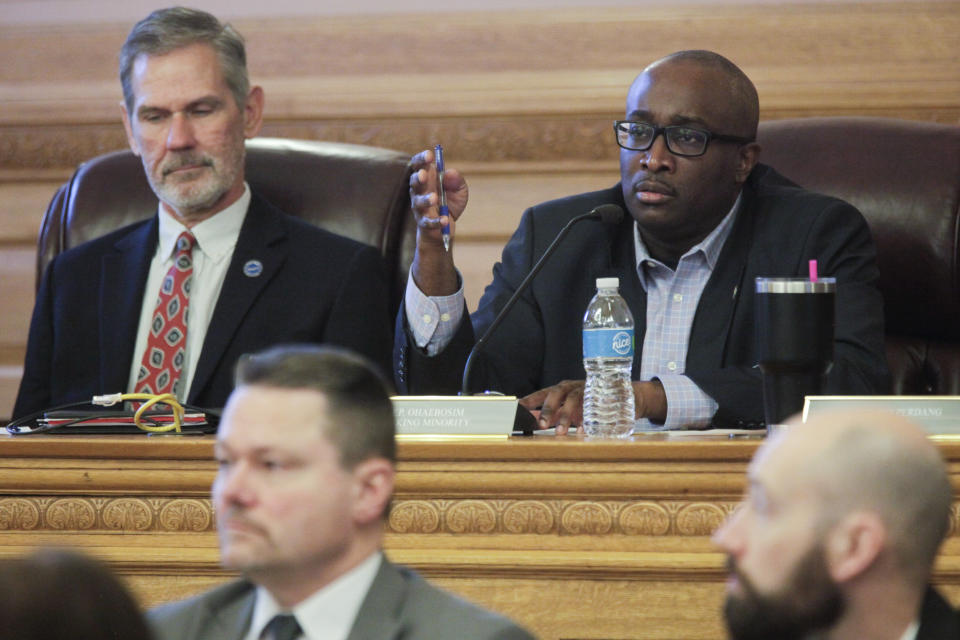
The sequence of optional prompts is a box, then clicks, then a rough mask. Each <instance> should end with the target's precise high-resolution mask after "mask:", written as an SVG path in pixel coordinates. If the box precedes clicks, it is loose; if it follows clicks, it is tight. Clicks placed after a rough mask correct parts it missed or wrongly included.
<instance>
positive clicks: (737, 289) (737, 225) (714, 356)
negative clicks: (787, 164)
mask: <svg viewBox="0 0 960 640" xmlns="http://www.w3.org/2000/svg"><path fill="white" fill-rule="evenodd" d="M753 203H754V197H753V195H752V191H751V190H750V189H749V188H748V187H745V188H744V192H743V201H742V203H741V207H740V211H738V212H737V219H736V220H735V221H734V225H733V228H732V229H731V230H730V235H729V236H727V241H726V243H725V244H724V246H723V249H722V250H721V251H720V256H719V257H718V258H717V265H716V267H715V268H714V271H713V274H711V276H710V279H709V280H708V281H707V285H706V287H704V289H703V293H702V294H701V296H700V302H699V304H698V305H697V311H696V314H695V315H694V317H693V326H692V327H691V328H690V341H689V345H688V347H687V370H691V369H698V368H701V369H702V368H703V367H704V366H705V365H706V366H710V367H713V368H715V367H717V366H719V364H720V363H722V362H723V361H724V353H725V350H726V346H727V334H728V333H729V332H730V326H731V323H732V322H733V316H734V313H735V312H736V310H737V303H738V301H739V300H740V299H741V298H742V294H743V287H744V286H746V285H745V283H744V282H743V276H744V273H745V272H746V265H747V258H748V257H749V254H750V245H751V244H752V242H753V222H754V211H753V206H754V205H753ZM731 299H732V300H733V303H732V304H731Z"/></svg>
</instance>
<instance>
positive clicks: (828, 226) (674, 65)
mask: <svg viewBox="0 0 960 640" xmlns="http://www.w3.org/2000/svg"><path fill="white" fill-rule="evenodd" d="M758 120H759V101H758V98H757V91H756V88H755V87H754V85H753V83H752V82H751V81H750V79H749V78H747V76H746V75H745V74H744V73H743V72H742V71H741V70H740V69H739V68H738V67H737V66H736V65H734V64H733V63H732V62H730V61H729V60H727V59H726V58H724V57H722V56H720V55H718V54H716V53H713V52H709V51H681V52H678V53H674V54H671V55H669V56H667V57H665V58H663V59H661V60H658V61H656V62H654V63H653V64H651V65H650V66H648V67H647V68H646V69H644V71H643V72H642V73H641V74H640V75H639V76H637V78H636V80H635V81H634V82H633V85H632V86H631V87H630V90H629V92H628V95H627V106H626V116H625V118H624V119H623V120H618V121H617V122H616V123H615V125H614V131H615V138H614V140H615V142H616V143H617V144H618V145H619V147H620V177H621V182H620V183H619V184H618V185H616V186H615V187H613V188H611V189H606V190H602V191H596V192H592V193H585V194H579V195H575V196H570V197H567V198H563V199H560V200H555V201H551V202H547V203H543V204H540V205H537V206H535V207H532V208H530V209H528V210H527V211H526V212H525V213H524V215H523V218H522V220H521V222H520V227H519V228H518V229H517V231H516V232H515V233H514V235H513V237H512V238H511V239H510V241H509V242H508V244H507V246H506V247H505V248H504V251H503V256H502V259H501V261H500V263H498V264H497V265H496V266H495V267H494V279H493V282H492V283H491V284H490V285H489V286H488V287H487V289H486V291H485V293H484V295H483V298H482V299H481V300H480V303H479V306H478V309H477V311H476V313H474V314H473V316H472V317H470V318H467V319H465V318H464V316H465V314H464V309H465V307H464V300H463V294H462V287H461V283H460V278H459V275H458V273H457V271H456V268H455V266H454V263H453V259H452V254H451V253H450V252H447V251H445V250H444V246H443V243H442V237H441V222H442V221H441V220H439V218H438V208H437V194H436V189H437V174H436V170H435V167H434V165H433V154H432V152H430V151H425V152H423V153H421V154H419V155H418V156H416V157H415V158H414V162H415V164H416V165H417V168H418V169H419V170H418V171H417V172H415V173H414V175H413V177H412V178H411V189H410V194H411V204H412V206H413V209H414V212H415V214H416V216H417V222H418V235H417V251H416V255H415V256H414V260H413V264H412V266H411V271H410V281H409V286H408V290H407V298H406V304H405V309H401V313H400V315H399V317H398V324H397V334H396V344H395V348H394V374H395V377H396V382H397V385H398V387H399V388H400V389H401V391H405V392H407V393H448V392H452V391H454V390H455V389H456V388H458V386H459V380H460V378H459V373H460V372H461V371H462V369H463V363H464V361H465V359H466V355H467V353H468V352H469V350H470V348H471V346H472V345H473V343H474V336H475V335H482V333H483V332H484V330H485V329H486V328H487V327H488V326H490V323H491V322H492V321H493V318H494V317H495V316H496V315H497V312H498V311H499V310H500V309H501V308H502V307H503V305H504V303H505V302H506V300H507V299H508V298H509V297H510V295H511V294H512V293H513V292H514V290H515V289H516V287H517V285H518V284H519V283H520V282H521V280H522V279H523V277H524V276H525V275H526V274H527V273H528V272H529V270H530V268H531V266H532V265H533V264H535V263H536V261H537V259H538V258H539V257H540V256H541V255H542V254H543V252H544V250H545V248H546V247H547V246H548V245H549V244H550V242H551V241H552V240H553V239H554V237H555V236H556V235H557V233H558V232H559V231H560V229H561V228H562V227H563V226H564V224H566V223H567V222H568V221H570V220H571V219H572V218H573V217H575V216H577V215H580V214H583V213H586V212H588V211H591V210H592V209H593V208H595V207H597V206H600V205H604V204H615V205H618V206H620V207H622V208H624V209H625V210H626V211H627V212H629V214H630V215H629V216H625V218H624V220H623V222H622V223H620V224H618V225H609V224H602V223H599V222H585V223H582V224H580V225H579V226H578V227H577V229H576V231H575V232H574V233H573V234H571V235H570V236H569V237H568V238H567V239H566V240H565V241H564V243H563V245H562V246H561V247H560V248H559V249H558V251H557V253H555V254H554V255H553V256H552V257H551V258H550V260H549V261H548V263H547V264H546V265H545V267H544V268H543V270H542V271H541V272H540V274H539V275H538V276H537V278H536V279H535V280H534V282H533V284H532V286H531V288H530V289H529V291H528V292H527V293H526V294H525V295H524V296H523V297H522V298H521V300H520V302H519V304H518V305H517V306H516V307H515V308H514V309H513V310H512V311H511V312H510V313H509V315H508V316H507V318H506V320H505V321H504V324H503V325H502V326H501V327H500V328H499V329H498V331H497V332H496V333H495V334H494V335H492V336H491V339H490V342H489V343H488V344H487V346H486V348H485V349H484V351H483V352H482V353H480V354H478V355H477V363H476V364H475V365H474V373H473V374H472V380H473V381H474V383H473V384H472V385H471V386H472V387H473V388H477V389H496V390H498V391H502V392H506V393H510V394H515V395H519V396H525V397H523V399H522V403H523V404H524V405H525V406H527V407H528V408H531V409H535V408H538V407H539V408H541V412H540V426H541V427H544V428H546V427H556V428H557V433H566V432H567V430H568V428H569V427H570V426H571V425H577V424H579V422H580V418H581V412H582V401H583V386H584V382H583V378H584V370H583V364H582V353H581V336H580V332H581V326H582V317H583V312H584V310H585V309H586V306H587V303H588V301H589V300H590V298H591V297H592V296H593V294H594V293H595V284H594V283H595V280H596V278H598V277H606V276H616V277H618V278H619V279H620V292H621V295H623V297H624V298H625V299H626V300H627V303H628V304H629V306H630V308H631V311H632V313H633V317H634V321H635V323H636V344H637V347H638V349H637V356H636V357H635V359H634V363H633V380H634V383H633V386H634V395H635V397H636V410H637V417H638V418H642V419H643V420H644V422H642V423H640V424H641V426H647V427H653V428H686V427H703V426H708V425H713V426H717V427H750V426H760V425H761V424H762V422H763V408H762V395H763V394H762V390H761V376H760V372H759V370H758V369H756V368H755V366H754V365H755V363H756V361H757V358H756V353H755V344H754V332H753V305H754V300H753V286H752V283H753V281H754V278H755V277H757V276H805V275H806V273H807V266H808V262H809V260H813V259H815V260H817V261H818V264H819V271H820V275H821V276H831V277H835V278H836V280H837V323H836V341H835V357H834V364H833V368H832V369H831V371H830V373H829V374H828V376H827V380H826V387H825V391H826V392H828V393H835V394H872V393H878V392H883V391H885V390H886V389H887V387H888V385H889V370H888V367H887V363H886V359H885V354H884V346H883V345H884V343H883V313H882V304H883V303H882V300H881V297H880V293H879V290H878V289H877V280H878V278H879V273H878V270H877V266H876V255H875V254H876V252H875V249H874V246H873V241H872V239H871V236H870V232H869V229H868V228H867V225H866V222H865V221H864V219H863V217H862V216H861V215H860V213H859V212H858V211H857V210H856V209H854V208H853V207H852V206H850V205H849V204H847V203H844V202H842V201H840V200H837V199H835V198H830V197H827V196H823V195H819V194H814V193H811V192H808V191H805V190H803V189H801V188H800V187H798V186H797V185H795V184H793V183H791V182H790V181H789V180H787V179H786V178H784V177H783V176H781V175H780V174H778V173H777V172H776V171H774V170H773V169H772V168H770V167H768V166H765V165H763V164H758V158H759V156H760V146H759V145H758V144H757V143H756V142H755V139H756V132H757V123H758ZM614 140H611V142H613V141H614ZM443 181H444V188H445V192H446V197H447V204H448V205H449V209H450V218H452V220H451V221H450V222H451V226H453V224H454V223H455V221H456V219H457V218H458V217H459V216H460V215H461V214H462V212H463V209H464V207H465V206H466V202H467V184H466V182H465V181H464V179H463V178H462V176H461V175H460V174H459V173H457V172H456V171H454V170H448V171H447V172H446V173H445V174H444V179H443ZM641 345H642V348H641Z"/></svg>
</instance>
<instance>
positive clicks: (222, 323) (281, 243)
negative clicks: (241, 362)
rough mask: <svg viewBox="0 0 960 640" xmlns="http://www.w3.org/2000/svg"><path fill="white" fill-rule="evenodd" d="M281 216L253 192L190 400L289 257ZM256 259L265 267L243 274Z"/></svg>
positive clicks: (191, 390)
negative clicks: (252, 272) (249, 273)
mask: <svg viewBox="0 0 960 640" xmlns="http://www.w3.org/2000/svg"><path fill="white" fill-rule="evenodd" d="M282 215H283V214H281V213H280V212H278V211H277V210H275V209H273V208H272V207H271V206H270V205H268V204H267V203H266V202H265V201H263V200H261V199H260V198H259V197H258V196H257V194H256V193H254V194H253V196H252V199H251V200H250V208H249V209H248V210H247V215H246V217H245V218H244V221H243V226H242V227H241V228H240V235H239V236H238V237H237V246H236V247H235V248H234V250H233V256H232V257H231V259H230V266H229V267H227V274H226V277H225V278H224V280H223V287H222V289H221V290H220V297H219V298H218V299H217V304H216V306H215V307H214V311H213V317H212V318H211V319H210V326H209V327H207V336H206V339H205V340H204V343H203V349H202V351H201V352H200V359H199V361H198V362H197V370H196V373H195V374H194V377H193V384H192V385H191V387H190V394H189V398H190V401H193V399H194V398H195V397H196V396H197V395H198V394H199V393H200V391H201V390H202V389H203V388H204V386H206V384H207V383H208V382H209V380H210V377H211V376H212V375H213V373H214V371H216V369H217V367H218V365H219V364H220V360H221V359H222V358H223V355H224V353H225V352H226V350H227V347H228V346H229V345H230V343H231V341H232V340H233V337H234V334H235V333H236V331H237V328H238V327H239V326H240V324H241V323H242V322H243V321H244V318H245V317H246V316H247V313H248V312H249V310H250V307H251V306H252V305H253V303H254V302H256V300H257V298H258V297H259V296H260V294H261V292H262V291H263V290H264V289H265V288H266V286H267V285H268V284H269V283H270V281H271V280H272V279H273V278H274V276H275V275H276V274H277V271H278V270H279V269H280V267H281V265H282V264H283V263H284V261H285V260H286V256H287V248H286V243H285V238H286V230H285V229H284V227H283V225H282V224H281V221H280V216H282ZM254 260H255V261H258V262H259V263H260V265H261V266H262V270H261V271H260V274H259V275H257V276H255V277H250V276H247V275H246V274H245V273H244V265H247V264H248V263H250V262H251V261H254Z"/></svg>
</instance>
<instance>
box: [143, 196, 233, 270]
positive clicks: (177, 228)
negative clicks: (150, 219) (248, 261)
mask: <svg viewBox="0 0 960 640" xmlns="http://www.w3.org/2000/svg"><path fill="white" fill-rule="evenodd" d="M250 197H251V196H250V188H249V186H247V183H246V182H244V183H243V194H242V195H241V196H240V197H239V198H237V201H236V202H234V203H233V204H231V205H230V206H229V207H227V208H226V209H224V210H223V211H218V212H217V213H216V214H215V215H212V216H210V217H209V218H207V219H206V220H204V221H203V222H200V223H199V224H196V225H194V226H193V227H192V228H191V229H187V227H185V226H184V225H183V223H181V222H180V221H179V220H177V219H176V218H174V217H173V216H172V215H170V214H169V213H167V211H166V210H165V209H164V208H163V207H161V206H159V205H158V206H157V209H158V211H159V214H158V219H159V226H158V233H159V236H158V241H159V242H158V245H157V251H158V252H159V254H160V255H161V256H163V259H164V260H167V259H169V258H170V257H171V256H172V255H173V250H174V247H175V246H176V244H177V238H178V237H180V234H181V233H183V232H184V231H190V233H192V234H193V237H194V238H196V239H197V244H196V247H195V249H199V250H201V251H203V253H204V255H205V256H207V257H208V258H210V259H211V260H213V261H214V262H219V261H220V260H222V259H224V258H225V257H227V256H229V255H230V254H231V253H232V252H233V248H234V246H236V244H237V237H238V236H239V235H240V227H241V226H243V220H244V218H245V217H246V215H247V209H248V208H249V206H250Z"/></svg>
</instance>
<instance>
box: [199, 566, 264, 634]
mask: <svg viewBox="0 0 960 640" xmlns="http://www.w3.org/2000/svg"><path fill="white" fill-rule="evenodd" d="M256 594H257V592H256V589H255V588H254V586H253V584H251V583H249V582H247V581H246V580H238V581H236V582H231V583H229V584H227V585H225V586H224V587H221V588H220V589H219V590H218V591H216V592H212V593H211V597H209V598H207V599H206V600H205V601H204V604H205V606H206V615H205V616H204V618H203V619H202V620H201V621H200V624H199V626H200V628H199V629H197V630H196V631H197V634H198V635H197V637H202V638H205V639H207V640H241V639H242V638H243V637H244V636H245V635H246V633H247V631H249V628H250V621H251V619H252V618H253V605H254V602H255V601H256Z"/></svg>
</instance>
